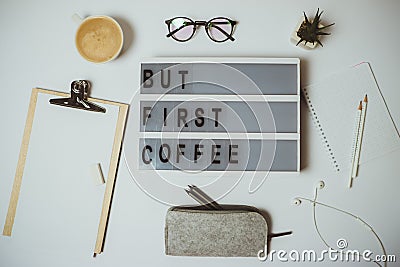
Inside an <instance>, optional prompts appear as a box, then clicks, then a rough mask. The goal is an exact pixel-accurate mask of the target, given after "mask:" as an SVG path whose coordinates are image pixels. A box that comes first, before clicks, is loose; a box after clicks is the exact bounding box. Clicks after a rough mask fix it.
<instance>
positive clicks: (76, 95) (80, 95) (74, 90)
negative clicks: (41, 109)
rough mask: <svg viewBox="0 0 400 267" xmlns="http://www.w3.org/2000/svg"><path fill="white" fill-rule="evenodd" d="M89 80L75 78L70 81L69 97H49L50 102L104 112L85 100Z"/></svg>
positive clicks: (104, 110) (101, 108)
mask: <svg viewBox="0 0 400 267" xmlns="http://www.w3.org/2000/svg"><path fill="white" fill-rule="evenodd" d="M89 88H90V82H89V81H86V80H76V81H73V82H72V83H71V97H69V98H55V99H50V101H49V102H50V104H53V105H59V106H65V107H70V108H78V109H83V110H87V111H94V112H103V113H105V112H106V109H105V108H103V107H101V106H99V105H96V104H94V103H92V102H90V101H88V100H87V95H88V92H89Z"/></svg>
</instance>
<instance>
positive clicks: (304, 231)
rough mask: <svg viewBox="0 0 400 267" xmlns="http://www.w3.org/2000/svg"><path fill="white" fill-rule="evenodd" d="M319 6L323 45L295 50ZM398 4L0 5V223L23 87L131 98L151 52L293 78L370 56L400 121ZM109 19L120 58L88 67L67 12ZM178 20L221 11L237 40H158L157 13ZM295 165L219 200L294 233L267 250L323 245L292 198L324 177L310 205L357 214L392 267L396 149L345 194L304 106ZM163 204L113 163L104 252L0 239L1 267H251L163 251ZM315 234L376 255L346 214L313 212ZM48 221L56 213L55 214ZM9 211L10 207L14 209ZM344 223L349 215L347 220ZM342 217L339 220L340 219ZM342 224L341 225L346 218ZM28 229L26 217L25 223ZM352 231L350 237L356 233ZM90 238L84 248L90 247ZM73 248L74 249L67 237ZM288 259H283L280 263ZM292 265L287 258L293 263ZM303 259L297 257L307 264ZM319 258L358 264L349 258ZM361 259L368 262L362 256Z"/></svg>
mask: <svg viewBox="0 0 400 267" xmlns="http://www.w3.org/2000/svg"><path fill="white" fill-rule="evenodd" d="M318 7H319V8H320V9H321V10H324V11H325V12H324V14H323V15H322V18H323V21H325V22H327V23H329V22H335V23H336V24H335V26H333V27H331V28H329V29H328V31H329V32H331V33H332V35H331V36H329V37H327V38H325V39H324V42H323V43H324V47H323V48H318V49H316V50H314V51H305V50H302V49H300V48H298V47H295V46H294V45H293V44H291V43H290V42H289V37H290V34H291V33H292V31H293V30H294V28H295V26H296V24H297V23H298V21H299V19H300V18H301V16H302V12H303V11H305V12H306V13H307V14H309V16H310V17H313V15H314V14H315V11H316V9H317V8H318ZM399 11H400V2H399V1H397V0H392V1H384V2H383V1H377V0H376V1H362V0H358V1H347V2H346V3H344V2H343V3H338V2H337V1H312V0H309V1H289V0H284V1H255V0H248V1H239V0H233V1H208V0H205V1H186V2H184V1H176V0H171V1H136V2H135V1H128V0H115V1H77V0H70V1H49V0H37V1H27V0H26V1H20V0H2V1H1V2H0V25H1V30H0V32H1V42H0V51H1V52H0V53H1V60H0V77H1V84H2V85H1V95H2V101H1V105H0V124H1V125H2V127H1V132H0V147H1V152H0V156H1V158H0V161H1V168H0V177H1V178H0V226H1V228H2V227H3V225H4V219H5V217H6V211H7V207H8V201H9V197H10V192H11V188H12V183H13V179H14V173H15V169H16V165H17V159H18V153H19V148H20V145H21V140H22V134H23V129H24V125H25V118H26V114H27V108H28V102H29V96H30V93H31V88H32V87H36V86H38V87H43V88H49V89H55V90H62V91H68V90H69V84H70V82H71V81H72V80H74V79H88V80H90V81H92V84H93V89H92V96H93V97H98V98H104V99H110V100H115V101H121V102H126V103H127V102H129V100H130V98H131V96H132V95H133V93H134V92H135V90H137V88H138V86H139V75H138V73H139V62H140V60H141V58H146V57H157V56H170V57H175V56H230V57H299V58H300V59H301V84H302V86H305V85H307V84H310V83H313V82H316V81H318V80H319V79H321V78H323V77H324V76H326V75H328V74H330V73H332V72H335V71H337V70H339V69H342V68H344V67H346V66H350V65H353V64H356V63H359V62H361V61H368V62H370V63H371V66H372V69H373V71H374V74H375V76H376V78H377V81H378V84H379V86H380V89H381V90H382V93H383V95H384V97H385V99H386V102H387V105H388V107H389V109H390V112H391V114H392V116H393V119H394V121H395V122H396V124H397V126H398V127H399V126H400V105H398V101H399V99H400V90H399V86H398V79H399V75H400V72H399V70H400V68H399V65H398V64H399V62H400V53H399V52H398V47H399V43H400V37H399V36H400V35H399V34H398V27H399V25H400V16H399V15H398V14H399ZM75 12H78V13H79V14H80V15H82V16H87V15H93V14H107V15H110V16H113V17H115V18H116V19H117V20H118V21H119V22H120V23H121V25H122V28H123V30H124V33H125V38H126V39H125V47H124V50H123V52H122V54H121V56H120V57H119V58H118V59H117V60H115V61H113V62H110V63H107V64H101V65H95V64H93V63H89V62H87V61H85V60H84V59H82V58H81V57H80V56H79V54H78V52H77V51H76V49H75V47H74V33H75V30H76V28H77V25H76V24H75V23H74V22H73V21H72V19H71V15H72V14H74V13H75ZM177 15H184V16H188V17H192V18H194V19H198V20H204V19H209V18H212V17H214V16H227V17H230V18H233V19H235V20H238V21H239V24H238V25H237V29H236V32H235V35H234V36H235V38H236V41H235V42H229V41H228V42H226V43H223V44H216V43H214V42H212V41H210V40H209V39H208V37H207V35H206V34H205V32H204V29H199V32H198V33H197V34H196V35H195V36H194V38H193V39H192V40H191V41H189V42H187V43H183V44H182V43H177V42H175V41H173V40H171V39H169V38H166V37H165V35H166V33H167V28H166V25H165V23H164V20H165V19H167V18H171V17H174V16H177ZM301 128H302V131H301V139H302V166H303V169H302V170H301V172H300V174H299V175H297V176H293V175H279V174H274V175H270V176H269V177H268V179H267V180H266V182H265V183H264V184H263V186H262V187H261V189H260V190H258V191H257V192H256V193H255V194H252V195H249V194H248V193H247V185H248V181H246V180H243V181H241V182H240V183H239V184H238V186H237V187H236V188H234V189H233V190H232V191H231V192H230V193H229V194H228V195H227V196H225V197H224V198H223V199H222V200H221V202H225V203H241V204H248V205H254V206H256V207H259V208H262V209H264V210H266V211H268V213H269V214H270V216H271V219H272V224H271V225H270V227H271V230H272V232H280V231H287V230H292V231H293V235H291V236H289V237H281V238H276V239H273V240H272V242H271V247H270V249H273V250H276V251H278V250H280V249H282V250H286V251H287V252H289V251H291V250H293V249H296V250H299V251H301V250H305V249H309V250H310V249H314V250H315V251H317V252H318V251H321V250H323V249H325V248H326V247H325V246H324V244H323V243H322V242H321V241H320V239H319V238H318V235H317V233H316V231H315V229H314V226H313V221H312V213H311V205H310V204H308V203H303V204H302V205H301V206H299V207H296V206H293V205H292V199H293V198H294V197H295V196H304V197H309V198H311V197H312V196H313V190H314V185H315V183H316V182H317V181H318V180H321V179H323V180H324V181H325V183H326V187H325V189H323V191H320V194H319V196H320V198H319V200H320V201H322V202H325V203H328V204H331V205H333V206H336V207H339V208H342V209H345V210H348V211H350V212H352V213H355V214H356V215H358V216H360V217H361V218H363V219H364V220H365V221H367V222H368V223H369V224H370V225H371V226H372V227H373V228H374V230H375V231H376V232H377V233H378V234H379V236H380V237H381V239H382V241H383V243H384V245H385V248H386V252H387V253H388V254H395V255H396V257H397V263H389V264H388V266H399V264H400V234H399V230H398V226H399V225H400V216H399V214H400V209H399V203H398V202H399V201H398V200H397V196H398V195H399V193H398V192H399V188H400V179H399V173H400V164H399V157H400V151H397V152H394V153H391V154H389V155H387V156H385V157H383V158H379V159H377V160H374V161H372V162H370V163H368V164H366V165H365V166H363V167H362V169H360V179H358V180H357V183H356V185H355V187H354V188H353V189H352V190H348V189H347V187H346V185H347V175H346V174H344V173H343V174H340V175H337V174H335V173H334V172H333V171H332V170H331V168H330V165H329V161H328V158H327V157H326V155H325V151H324V150H323V149H322V146H321V143H320V139H319V137H318V135H317V133H316V131H314V129H313V127H312V124H311V121H310V118H309V117H308V115H307V110H306V109H305V106H304V105H303V106H302V126H301ZM167 209H168V206H166V205H163V204H160V203H159V202H157V201H155V200H153V199H152V198H150V197H148V196H147V195H146V194H145V193H143V192H142V191H141V190H140V189H139V187H138V186H137V185H136V184H135V183H134V182H133V181H132V179H131V177H130V175H129V173H128V170H127V168H126V165H125V164H124V162H121V164H120V168H119V173H118V178H117V183H116V188H115V195H114V201H113V206H112V212H111V217H110V221H109V226H108V233H107V239H106V244H105V250H104V253H103V254H101V255H99V256H98V257H97V258H95V259H93V258H92V257H91V255H87V257H84V258H81V257H76V255H72V254H71V253H70V252H69V251H57V250H54V249H51V250H50V248H49V247H46V246H42V245H41V246H27V245H26V244H27V243H29V244H34V241H32V240H29V242H25V241H26V240H25V241H24V237H23V236H20V237H18V235H16V236H17V237H15V236H14V235H13V236H12V237H11V238H10V237H5V236H0V266H13V267H14V266H28V265H29V266H191V267H195V266H205V265H207V266H253V265H254V266H260V265H263V264H268V265H279V264H282V262H280V261H279V260H277V259H276V258H275V260H274V261H273V262H268V261H267V262H263V263H260V262H259V261H258V260H257V259H256V258H249V259H245V258H230V259H225V258H190V257H186V258H184V257H170V256H166V255H165V254H164V218H165V214H166V211H167ZM317 212H318V220H319V223H320V225H321V231H322V232H323V233H324V235H325V236H327V238H328V239H329V240H337V239H338V238H339V237H342V238H348V239H349V240H348V242H349V245H351V244H353V245H356V244H360V247H357V248H359V249H371V250H375V251H376V253H379V252H380V250H379V249H378V248H379V247H378V246H377V244H376V241H375V240H374V239H373V238H372V237H371V236H370V234H369V233H368V230H365V231H362V230H361V231H360V232H359V234H355V233H356V232H355V231H352V230H351V231H350V230H349V229H358V228H360V227H361V228H362V226H361V225H359V224H357V222H354V221H353V220H352V219H342V217H343V216H344V215H342V214H337V213H335V212H333V211H330V210H325V209H323V208H320V209H319V210H318V211H317ZM55 216H56V214H55ZM17 218H18V210H17ZM345 220H348V221H345ZM342 222H345V223H343V224H342ZM346 222H347V223H346ZM26 227H28V228H29V224H28V223H27V224H26ZM357 233H358V232H357ZM94 238H95V237H93V245H94V242H95V239H94ZM77 246H79V244H77ZM289 263H293V262H291V261H289ZM293 264H294V263H293ZM309 264H310V263H309V262H302V263H298V265H300V266H309ZM317 264H327V265H329V264H334V265H336V264H337V265H339V264H343V265H345V266H353V265H357V264H356V263H353V262H350V263H345V262H331V261H329V260H328V259H327V260H325V261H324V262H323V263H317ZM358 265H359V266H368V265H369V266H374V264H373V263H369V264H367V263H365V262H361V263H359V264H358Z"/></svg>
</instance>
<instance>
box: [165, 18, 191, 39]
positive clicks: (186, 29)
mask: <svg viewBox="0 0 400 267" xmlns="http://www.w3.org/2000/svg"><path fill="white" fill-rule="evenodd" d="M178 29H179V30H178ZM175 30H178V31H177V32H175V33H174V34H173V37H174V38H176V39H178V40H181V41H186V40H188V39H190V37H191V36H192V34H193V30H194V25H193V22H192V21H191V20H189V19H187V18H175V19H173V20H172V21H171V24H170V32H173V31H175Z"/></svg>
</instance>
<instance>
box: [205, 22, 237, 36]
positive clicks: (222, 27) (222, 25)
mask: <svg viewBox="0 0 400 267" xmlns="http://www.w3.org/2000/svg"><path fill="white" fill-rule="evenodd" d="M207 30H208V33H209V34H210V37H211V38H212V39H214V40H215V41H225V40H227V39H228V36H229V35H230V34H231V31H232V25H231V23H230V22H229V21H228V20H226V19H213V20H211V21H210V24H209V27H208V28H207ZM224 32H225V33H224ZM227 35H228V36H227Z"/></svg>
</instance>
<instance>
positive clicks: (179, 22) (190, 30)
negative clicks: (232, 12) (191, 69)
mask: <svg viewBox="0 0 400 267" xmlns="http://www.w3.org/2000/svg"><path fill="white" fill-rule="evenodd" d="M165 23H166V24H167V26H168V31H169V33H168V34H167V37H172V38H173V39H175V40H176V41H178V42H186V41H189V40H190V39H191V38H192V37H193V35H194V33H195V32H196V29H197V27H198V26H204V27H205V29H206V33H207V35H208V37H210V39H211V40H213V41H214V42H217V43H222V42H225V41H227V40H231V41H235V38H233V37H232V34H233V29H234V27H235V25H236V24H237V21H234V20H231V19H228V18H224V17H217V18H213V19H211V20H209V21H203V20H199V21H197V20H196V21H193V20H191V19H190V18H187V17H175V18H172V19H168V20H166V21H165Z"/></svg>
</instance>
